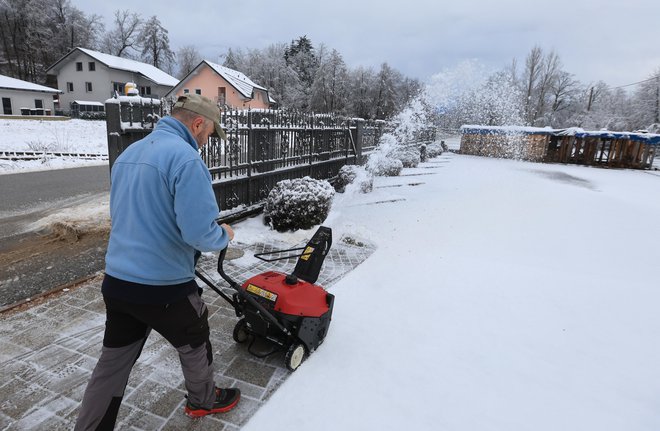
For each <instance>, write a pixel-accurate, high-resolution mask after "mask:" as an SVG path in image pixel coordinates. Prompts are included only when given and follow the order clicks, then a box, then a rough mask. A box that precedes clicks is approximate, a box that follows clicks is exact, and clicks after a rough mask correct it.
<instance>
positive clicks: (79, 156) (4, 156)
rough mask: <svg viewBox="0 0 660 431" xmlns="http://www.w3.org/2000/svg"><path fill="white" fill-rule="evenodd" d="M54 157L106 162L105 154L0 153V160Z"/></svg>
mask: <svg viewBox="0 0 660 431" xmlns="http://www.w3.org/2000/svg"><path fill="white" fill-rule="evenodd" d="M55 157H69V158H72V159H82V160H108V155H107V154H95V153H66V152H61V151H0V160H11V161H21V160H43V159H51V158H55Z"/></svg>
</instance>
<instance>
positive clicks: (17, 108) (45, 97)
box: [0, 88, 55, 115]
mask: <svg viewBox="0 0 660 431" xmlns="http://www.w3.org/2000/svg"><path fill="white" fill-rule="evenodd" d="M53 94H55V93H42V92H40V91H28V90H8V89H3V88H0V98H2V99H4V98H6V97H8V98H9V99H10V100H11V110H12V115H21V108H29V109H34V108H36V105H35V100H36V99H40V100H42V102H43V108H44V109H50V112H51V114H54V113H55V112H54V110H53ZM3 113H4V111H3V110H2V105H0V115H3Z"/></svg>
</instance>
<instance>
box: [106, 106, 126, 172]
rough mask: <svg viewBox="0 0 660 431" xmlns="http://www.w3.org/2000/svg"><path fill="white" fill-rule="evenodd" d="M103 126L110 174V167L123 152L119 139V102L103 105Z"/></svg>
mask: <svg viewBox="0 0 660 431" xmlns="http://www.w3.org/2000/svg"><path fill="white" fill-rule="evenodd" d="M105 124H106V129H107V131H108V163H109V166H110V172H112V165H113V163H114V162H115V160H116V159H117V157H118V156H119V154H120V153H121V152H122V151H123V148H122V147H123V146H122V139H121V113H120V105H119V101H117V102H114V101H110V102H106V104H105Z"/></svg>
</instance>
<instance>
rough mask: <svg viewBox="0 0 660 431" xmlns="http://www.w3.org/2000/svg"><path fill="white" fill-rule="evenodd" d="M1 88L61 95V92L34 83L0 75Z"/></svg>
mask: <svg viewBox="0 0 660 431" xmlns="http://www.w3.org/2000/svg"><path fill="white" fill-rule="evenodd" d="M0 88H6V89H8V90H24V91H40V92H42V93H61V91H60V90H56V89H54V88H50V87H45V86H43V85H39V84H35V83H34V82H28V81H23V80H21V79H16V78H12V77H10V76H5V75H0Z"/></svg>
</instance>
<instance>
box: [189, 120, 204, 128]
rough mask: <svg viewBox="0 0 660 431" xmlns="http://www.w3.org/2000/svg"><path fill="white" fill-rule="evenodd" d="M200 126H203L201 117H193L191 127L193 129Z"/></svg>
mask: <svg viewBox="0 0 660 431" xmlns="http://www.w3.org/2000/svg"><path fill="white" fill-rule="evenodd" d="M202 124H204V118H202V117H195V118H194V119H193V121H192V126H193V127H194V128H197V127H201V126H202Z"/></svg>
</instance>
